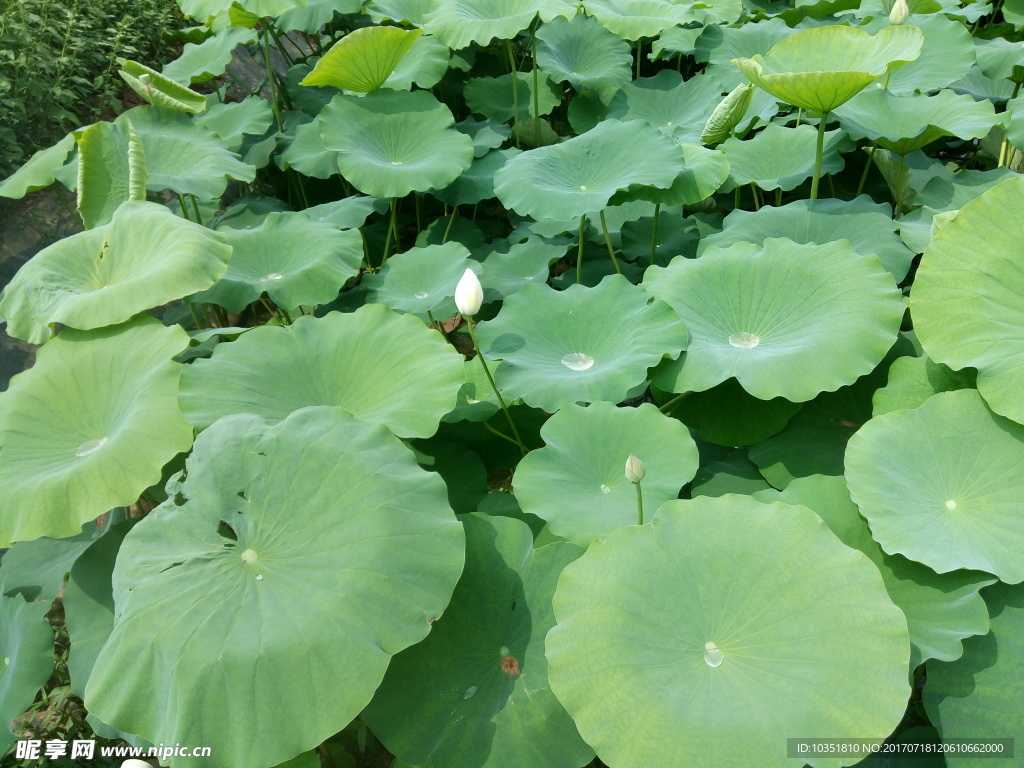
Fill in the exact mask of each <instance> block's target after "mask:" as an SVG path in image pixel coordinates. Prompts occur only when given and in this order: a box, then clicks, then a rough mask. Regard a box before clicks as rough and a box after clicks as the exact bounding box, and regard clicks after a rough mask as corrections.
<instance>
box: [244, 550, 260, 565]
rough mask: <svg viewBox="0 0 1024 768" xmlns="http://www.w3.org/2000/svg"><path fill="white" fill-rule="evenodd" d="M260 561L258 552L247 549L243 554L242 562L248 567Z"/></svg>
mask: <svg viewBox="0 0 1024 768" xmlns="http://www.w3.org/2000/svg"><path fill="white" fill-rule="evenodd" d="M258 559H259V555H257V554H256V550H254V549H247V550H245V552H243V553H242V562H243V563H246V564H248V565H252V564H253V563H255V562H256V561H257V560H258Z"/></svg>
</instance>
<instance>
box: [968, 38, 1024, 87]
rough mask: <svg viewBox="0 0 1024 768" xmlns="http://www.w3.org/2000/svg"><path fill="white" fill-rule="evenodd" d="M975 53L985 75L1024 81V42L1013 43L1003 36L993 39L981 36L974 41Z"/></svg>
mask: <svg viewBox="0 0 1024 768" xmlns="http://www.w3.org/2000/svg"><path fill="white" fill-rule="evenodd" d="M974 53H975V55H976V56H977V59H978V67H980V68H981V71H982V73H983V74H984V75H985V77H991V78H992V79H994V80H998V79H1000V78H1007V79H1009V80H1012V81H1013V82H1015V83H1020V82H1024V43H1020V42H1016V43H1012V42H1010V41H1009V40H1005V39H1003V38H1001V37H997V38H994V39H992V40H983V39H981V38H979V39H977V40H975V41H974Z"/></svg>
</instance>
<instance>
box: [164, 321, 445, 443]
mask: <svg viewBox="0 0 1024 768" xmlns="http://www.w3.org/2000/svg"><path fill="white" fill-rule="evenodd" d="M462 363H463V360H462V356H461V355H459V354H458V353H457V352H455V350H454V349H452V347H450V346H449V345H448V344H446V343H445V342H444V340H443V339H442V338H441V337H440V335H439V334H438V333H437V332H436V331H432V330H431V329H429V328H427V327H426V326H425V325H424V324H423V323H422V322H420V321H419V320H417V319H416V318H414V317H407V316H403V315H399V314H396V313H395V312H392V311H391V310H390V309H387V308H386V307H382V306H380V305H368V306H365V307H361V308H360V309H358V310H356V311H355V312H352V313H350V314H341V313H339V312H331V313H330V314H328V315H325V316H324V317H320V318H314V317H311V316H309V315H307V316H305V317H300V318H299V319H298V320H296V321H295V322H294V323H293V324H292V325H290V326H287V327H274V326H264V327H262V328H256V329H254V330H252V331H250V332H249V333H246V334H244V335H243V336H241V337H239V339H238V340H237V341H233V342H231V343H230V344H220V345H218V346H217V347H216V349H215V350H214V353H213V357H211V358H209V359H207V360H196V361H195V362H194V363H192V365H190V366H189V367H188V369H187V370H186V371H185V375H184V376H183V377H182V382H181V398H180V399H181V404H182V410H183V411H184V413H185V416H186V418H187V419H188V420H189V421H190V422H191V423H192V424H194V425H195V426H197V427H198V428H200V429H205V428H207V427H209V426H210V425H211V424H213V422H215V421H216V420H217V419H219V418H221V417H222V416H228V415H231V414H234V413H256V414H258V415H260V416H262V417H263V418H265V419H267V420H268V421H272V422H278V421H281V420H282V419H284V418H285V417H286V416H288V414H289V413H291V412H292V411H296V410H298V409H300V408H302V407H304V406H310V405H333V406H340V407H341V408H344V409H345V410H347V411H349V412H350V413H352V414H353V415H354V416H356V418H359V419H362V420H364V421H367V422H370V423H382V424H385V425H387V426H388V427H390V428H391V430H392V431H393V432H394V433H395V434H397V435H399V436H400V437H429V436H430V435H432V434H433V433H434V431H435V430H436V429H437V424H438V421H439V420H440V418H441V416H443V415H444V414H445V413H447V412H448V411H450V410H451V409H452V407H453V406H454V405H455V396H456V393H457V392H458V391H459V388H460V387H461V386H462V384H463V382H464V381H465V375H464V373H463V366H462Z"/></svg>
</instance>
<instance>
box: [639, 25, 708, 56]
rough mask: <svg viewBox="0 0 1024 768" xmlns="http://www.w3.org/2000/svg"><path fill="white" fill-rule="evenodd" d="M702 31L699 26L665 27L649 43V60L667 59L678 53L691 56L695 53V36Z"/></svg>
mask: <svg viewBox="0 0 1024 768" xmlns="http://www.w3.org/2000/svg"><path fill="white" fill-rule="evenodd" d="M703 31H704V30H703V28H701V27H694V28H691V27H673V28H671V29H666V30H665V31H664V32H662V33H661V34H660V35H658V37H657V38H656V39H655V40H654V41H653V42H652V43H651V56H650V58H651V60H652V61H660V60H667V59H671V58H672V57H673V56H676V55H680V54H681V55H683V56H693V55H694V53H696V44H697V38H698V37H700V34H701V32H703Z"/></svg>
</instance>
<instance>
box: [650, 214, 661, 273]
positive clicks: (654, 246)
mask: <svg viewBox="0 0 1024 768" xmlns="http://www.w3.org/2000/svg"><path fill="white" fill-rule="evenodd" d="M660 214H661V203H655V204H654V227H653V228H652V229H651V266H654V258H655V256H657V254H658V217H659V216H660Z"/></svg>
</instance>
